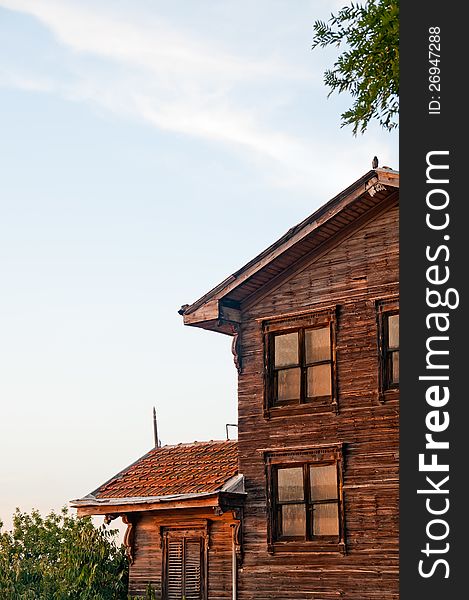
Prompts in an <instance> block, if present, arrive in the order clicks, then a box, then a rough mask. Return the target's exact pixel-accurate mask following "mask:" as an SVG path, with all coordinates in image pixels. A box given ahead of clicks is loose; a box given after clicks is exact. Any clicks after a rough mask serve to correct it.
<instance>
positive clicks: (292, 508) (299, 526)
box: [281, 504, 306, 537]
mask: <svg viewBox="0 0 469 600" xmlns="http://www.w3.org/2000/svg"><path fill="white" fill-rule="evenodd" d="M281 535H282V536H283V537H299V536H301V537H305V535H306V511H305V505H304V504H284V505H283V506H282V533H281Z"/></svg>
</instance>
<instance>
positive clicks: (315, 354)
mask: <svg viewBox="0 0 469 600" xmlns="http://www.w3.org/2000/svg"><path fill="white" fill-rule="evenodd" d="M264 330H265V332H266V338H265V341H266V376H267V380H266V396H267V408H271V407H276V406H284V405H295V404H296V405H298V404H303V403H312V404H313V406H318V407H320V406H324V405H331V404H332V403H335V389H336V385H335V316H334V313H333V312H331V311H330V310H329V311H326V312H321V313H315V314H311V315H308V316H306V317H305V316H302V317H295V318H290V319H285V320H278V321H275V320H272V321H269V322H266V323H265V324H264Z"/></svg>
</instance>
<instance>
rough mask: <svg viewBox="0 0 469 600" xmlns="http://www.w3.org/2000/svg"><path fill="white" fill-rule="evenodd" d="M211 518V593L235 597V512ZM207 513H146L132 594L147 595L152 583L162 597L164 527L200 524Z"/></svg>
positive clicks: (138, 533)
mask: <svg viewBox="0 0 469 600" xmlns="http://www.w3.org/2000/svg"><path fill="white" fill-rule="evenodd" d="M206 517H207V518H208V532H209V550H208V594H209V598H210V600H231V560H232V529H231V526H230V525H231V524H232V523H234V521H233V519H232V517H231V514H230V513H225V514H224V515H220V516H219V517H216V516H214V515H213V514H210V515H206ZM202 520H203V515H201V514H200V512H198V513H196V514H192V515H191V511H189V510H188V511H179V512H173V513H172V514H168V515H164V516H162V515H157V514H156V515H155V514H151V513H142V514H141V516H139V517H138V519H137V520H136V523H135V526H134V527H135V529H134V535H135V543H134V562H133V564H132V565H131V567H130V578H129V593H130V594H131V595H132V596H138V595H144V594H145V592H146V589H147V586H148V583H151V585H152V587H153V590H154V591H155V592H156V597H157V598H158V599H160V598H161V579H162V560H163V551H162V548H161V539H160V527H161V526H164V527H181V526H186V527H188V528H190V527H191V525H192V526H195V525H200V523H201V522H202Z"/></svg>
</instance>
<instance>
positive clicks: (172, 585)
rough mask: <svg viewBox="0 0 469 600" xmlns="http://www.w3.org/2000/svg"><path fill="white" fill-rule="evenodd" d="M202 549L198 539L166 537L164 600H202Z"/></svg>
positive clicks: (200, 540)
mask: <svg viewBox="0 0 469 600" xmlns="http://www.w3.org/2000/svg"><path fill="white" fill-rule="evenodd" d="M202 548H203V540H202V538H200V537H197V538H194V537H185V536H184V537H179V536H178V537H177V538H176V539H174V538H173V539H172V538H171V536H169V537H168V539H167V545H166V585H165V588H166V595H165V598H166V600H203V595H202V589H203V588H202V577H203V575H202Z"/></svg>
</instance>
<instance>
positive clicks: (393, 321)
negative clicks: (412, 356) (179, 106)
mask: <svg viewBox="0 0 469 600" xmlns="http://www.w3.org/2000/svg"><path fill="white" fill-rule="evenodd" d="M388 348H399V315H389V317H388Z"/></svg>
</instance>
